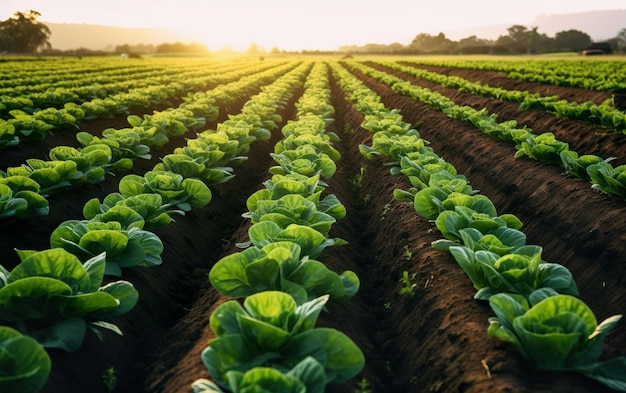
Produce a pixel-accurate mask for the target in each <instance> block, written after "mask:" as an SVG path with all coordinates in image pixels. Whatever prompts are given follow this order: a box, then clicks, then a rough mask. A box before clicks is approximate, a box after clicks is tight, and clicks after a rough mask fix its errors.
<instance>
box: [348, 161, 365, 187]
mask: <svg viewBox="0 0 626 393" xmlns="http://www.w3.org/2000/svg"><path fill="white" fill-rule="evenodd" d="M364 177H365V167H364V166H361V168H360V169H359V172H358V173H357V174H356V175H354V177H353V178H352V179H350V184H352V189H353V190H358V189H359V188H361V185H363V178H364Z"/></svg>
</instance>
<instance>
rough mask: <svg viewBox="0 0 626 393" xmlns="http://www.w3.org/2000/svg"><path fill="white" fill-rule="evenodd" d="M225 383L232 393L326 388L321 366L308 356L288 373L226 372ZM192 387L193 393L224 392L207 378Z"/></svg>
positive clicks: (285, 392) (319, 392)
mask: <svg viewBox="0 0 626 393" xmlns="http://www.w3.org/2000/svg"><path fill="white" fill-rule="evenodd" d="M226 380H227V383H228V391H229V392H232V393H247V392H257V393H299V392H307V393H323V392H324V386H325V385H326V383H325V381H326V375H325V374H324V367H323V366H322V365H321V364H320V363H319V362H318V361H317V360H315V359H314V358H313V357H310V356H308V357H306V358H304V359H303V360H302V361H301V362H299V363H298V364H296V365H295V366H294V367H293V368H292V369H290V370H288V371H282V370H280V369H277V368H272V367H254V368H252V369H250V370H247V371H245V372H242V371H235V370H233V371H227V372H226ZM191 387H192V388H193V391H194V393H224V390H222V389H220V387H219V386H218V385H217V384H215V383H213V382H211V381H209V380H207V379H198V380H196V381H194V383H193V384H192V385H191Z"/></svg>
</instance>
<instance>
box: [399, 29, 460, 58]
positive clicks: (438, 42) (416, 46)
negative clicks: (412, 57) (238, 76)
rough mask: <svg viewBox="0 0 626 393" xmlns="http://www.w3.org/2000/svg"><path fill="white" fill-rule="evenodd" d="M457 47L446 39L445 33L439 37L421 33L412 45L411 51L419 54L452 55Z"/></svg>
mask: <svg viewBox="0 0 626 393" xmlns="http://www.w3.org/2000/svg"><path fill="white" fill-rule="evenodd" d="M455 46H456V43H455V42H454V41H451V40H449V39H448V38H446V35H445V34H443V33H439V34H438V35H430V34H427V33H420V34H418V35H416V36H415V38H413V41H412V42H411V44H410V47H411V49H412V50H414V51H416V52H418V53H419V52H421V53H450V52H451V51H453V50H454V48H455Z"/></svg>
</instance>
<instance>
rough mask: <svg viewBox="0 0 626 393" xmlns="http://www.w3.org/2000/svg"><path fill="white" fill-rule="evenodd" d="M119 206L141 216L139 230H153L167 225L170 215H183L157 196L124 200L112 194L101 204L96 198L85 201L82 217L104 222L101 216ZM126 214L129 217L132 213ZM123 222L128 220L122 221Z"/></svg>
mask: <svg viewBox="0 0 626 393" xmlns="http://www.w3.org/2000/svg"><path fill="white" fill-rule="evenodd" d="M120 206H123V207H127V208H130V209H132V210H133V211H135V212H136V213H137V214H139V216H141V218H142V219H143V222H144V225H143V226H142V227H140V228H139V229H147V230H149V229H154V228H157V227H160V226H163V225H166V224H169V223H170V222H171V221H172V218H171V217H170V216H171V215H173V214H184V212H183V211H180V210H176V209H171V206H169V205H164V204H163V203H162V198H161V195H159V194H138V195H133V196H131V197H128V198H124V196H123V195H122V194H120V193H117V192H113V193H110V194H108V195H107V196H106V197H104V199H103V200H102V203H100V201H99V200H98V198H93V199H90V200H89V201H87V203H85V205H84V206H83V216H84V217H85V218H86V219H87V220H92V221H104V219H103V218H104V217H103V216H102V214H104V213H106V212H108V211H109V210H111V209H113V208H115V207H120ZM128 214H129V215H131V214H132V213H128ZM116 221H119V220H116ZM123 221H128V220H127V219H124V220H123ZM122 226H123V227H124V228H126V227H127V226H124V225H122Z"/></svg>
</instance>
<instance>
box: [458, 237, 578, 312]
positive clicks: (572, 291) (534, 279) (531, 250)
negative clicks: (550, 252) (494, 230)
mask: <svg viewBox="0 0 626 393" xmlns="http://www.w3.org/2000/svg"><path fill="white" fill-rule="evenodd" d="M450 253H451V254H452V256H453V257H454V259H455V260H456V261H457V263H458V264H459V266H460V267H461V268H462V269H463V271H464V272H465V274H467V276H468V277H469V278H470V280H471V281H472V283H473V284H474V288H476V289H477V290H478V292H476V295H474V298H475V299H480V300H488V299H489V298H490V297H491V296H492V295H494V294H496V293H502V292H509V293H517V294H520V295H522V296H524V297H529V296H530V295H531V294H532V293H533V292H534V291H535V290H537V289H540V288H551V289H554V290H555V291H557V292H559V293H564V294H569V295H575V296H577V295H578V288H577V287H576V283H575V282H574V278H573V277H572V273H571V272H570V271H569V270H568V269H567V268H566V267H565V266H563V265H559V264H556V263H547V262H544V261H543V260H542V259H541V247H538V246H536V247H527V248H520V249H518V250H517V253H515V254H506V255H504V256H500V255H498V254H496V253H493V252H490V251H484V250H479V251H475V252H474V251H472V250H470V249H469V248H467V247H464V246H453V247H450Z"/></svg>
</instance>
